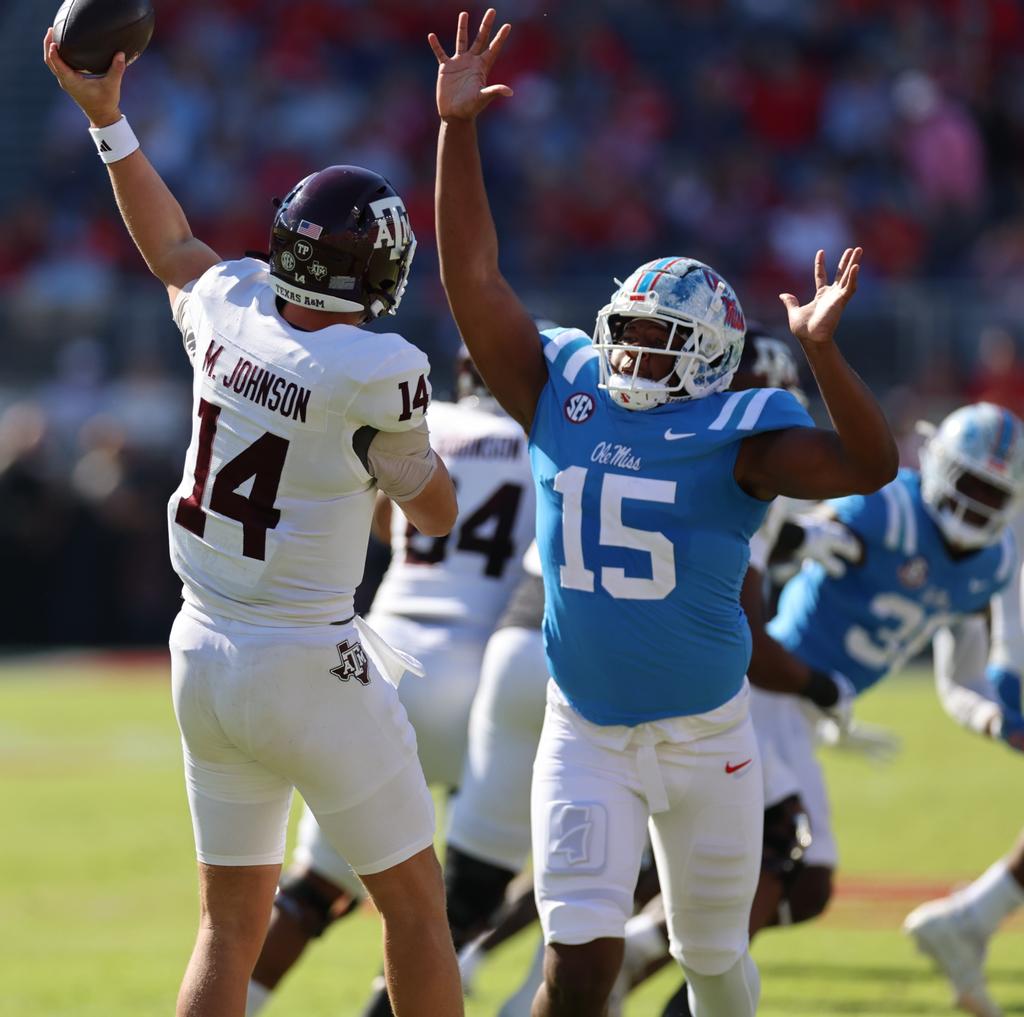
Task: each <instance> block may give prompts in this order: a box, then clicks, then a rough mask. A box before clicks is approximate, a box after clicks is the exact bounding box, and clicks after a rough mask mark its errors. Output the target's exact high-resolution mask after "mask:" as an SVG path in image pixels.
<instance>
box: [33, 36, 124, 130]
mask: <svg viewBox="0 0 1024 1017" xmlns="http://www.w3.org/2000/svg"><path fill="white" fill-rule="evenodd" d="M43 60H44V62H45V63H46V66H47V67H49V68H50V70H51V71H52V72H53V76H54V77H55V78H56V79H57V81H58V82H59V83H60V87H61V88H63V89H64V91H65V92H67V93H68V95H70V96H71V98H72V99H74V100H75V102H76V103H77V104H78V107H79V109H81V111H82V112H83V113H84V114H85V115H86V116H87V117H88V118H89V122H90V123H91V124H92V126H93V127H107V126H109V125H110V124H112V123H114V122H115V121H117V120H120V118H121V111H120V108H119V107H120V104H121V79H122V78H123V77H124V71H125V67H126V66H127V63H126V62H125V55H124V53H118V54H117V55H116V56H115V57H114V60H113V62H112V63H111V65H110V67H109V68H108V69H107V73H106V74H104V75H102V76H101V77H97V76H96V75H92V74H83V73H82V72H81V71H76V70H75V69H74V68H73V67H69V66H68V65H67V64H66V63H65V62H64V61H63V60H62V59H61V55H60V53H59V52H58V51H57V44H56V43H55V42H54V41H53V29H52V28H49V29H47V31H46V36H45V37H44V38H43Z"/></svg>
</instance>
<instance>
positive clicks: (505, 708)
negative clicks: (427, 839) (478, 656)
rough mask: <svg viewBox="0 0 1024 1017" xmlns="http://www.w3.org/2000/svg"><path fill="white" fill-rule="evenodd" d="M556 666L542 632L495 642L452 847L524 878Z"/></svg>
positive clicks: (473, 717) (476, 710)
mask: <svg viewBox="0 0 1024 1017" xmlns="http://www.w3.org/2000/svg"><path fill="white" fill-rule="evenodd" d="M547 684H548V665H547V660H546V659H545V657H544V639H543V636H542V635H541V633H540V630H539V629H524V628H517V627H514V626H512V627H509V628H503V629H498V630H497V631H496V632H495V633H494V635H492V636H491V638H490V639H489V640H488V642H487V649H486V650H485V651H484V661H483V667H482V670H481V674H480V688H479V689H478V690H477V693H476V698H475V699H474V700H473V709H472V711H471V712H470V715H469V745H468V747H467V749H466V762H465V765H464V766H463V769H462V780H461V782H460V784H459V793H458V794H457V795H456V796H455V797H454V799H453V800H452V805H451V812H450V819H449V825H448V836H447V842H448V843H449V844H452V845H454V846H455V847H457V848H459V849H460V850H461V851H464V852H466V853H467V854H470V855H472V856H473V857H474V858H480V859H482V860H483V861H485V862H490V863H491V864H493V865H500V866H501V867H502V868H505V869H511V870H512V871H513V872H518V871H519V870H520V869H522V868H523V866H524V865H525V864H526V859H527V857H528V856H529V854H530V781H531V778H532V776H533V760H534V757H535V756H536V755H537V743H538V742H539V741H540V732H541V728H542V727H543V726H544V704H545V700H546V697H547Z"/></svg>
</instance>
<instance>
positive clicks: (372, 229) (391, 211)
mask: <svg viewBox="0 0 1024 1017" xmlns="http://www.w3.org/2000/svg"><path fill="white" fill-rule="evenodd" d="M415 251H416V238H415V236H414V234H413V231H412V227H411V225H410V223H409V216H408V213H407V212H406V209H405V205H404V204H403V202H402V199H401V198H400V197H399V196H398V194H397V192H396V191H395V189H394V188H393V187H392V186H391V185H390V184H389V183H388V182H387V180H385V179H384V178H383V177H382V176H379V175H378V174H376V173H373V172H371V171H370V170H365V169H362V168H361V167H359V166H329V167H328V168H327V169H324V170H321V171H320V172H319V173H314V174H311V175H310V176H308V177H306V178H305V179H304V180H302V181H300V182H299V183H298V184H297V185H296V186H295V187H294V188H292V190H291V192H290V193H289V194H288V196H287V197H286V198H285V199H284V200H283V201H282V202H281V204H280V207H279V208H278V210H277V214H276V215H275V216H274V223H273V226H272V228H271V233H270V275H271V282H272V284H273V286H274V289H275V291H276V292H277V294H278V296H280V297H282V298H283V299H285V300H288V301H290V302H291V303H295V304H299V305H300V306H304V307H310V308H313V309H316V310H322V311H343V312H362V314H363V316H364V319H372V318H376V317H378V316H379V315H381V314H384V313H388V314H393V313H394V312H395V310H396V309H397V308H398V305H399V303H400V302H401V299H402V295H403V293H404V291H405V285H406V282H407V280H408V275H409V267H410V265H411V264H412V259H413V255H414V254H415Z"/></svg>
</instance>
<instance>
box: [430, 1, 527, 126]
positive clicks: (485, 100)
mask: <svg viewBox="0 0 1024 1017" xmlns="http://www.w3.org/2000/svg"><path fill="white" fill-rule="evenodd" d="M494 18H495V12H494V8H493V7H492V8H490V9H489V10H488V11H487V13H486V14H484V17H483V21H481V22H480V31H479V32H477V36H476V39H475V41H474V42H473V45H472V46H470V45H469V15H468V14H467V13H466V12H465V11H463V12H462V13H461V14H460V15H459V22H458V28H457V30H456V35H455V53H454V55H453V56H448V54H447V53H446V52H445V50H444V47H443V46H442V45H441V43H440V41H439V40H438V38H437V36H436V35H435V34H434V33H433V32H431V33H430V35H429V36H427V41H428V42H429V43H430V48H431V49H432V50H433V51H434V56H436V57H437V62H438V65H439V67H438V72H437V112H438V114H439V115H440V117H441V119H442V120H474V119H476V117H477V116H478V115H479V114H480V113H482V112H483V111H484V110H485V109H486V108H487V107H488V106H489V105H490V104H491V102H493V100H495V99H496V98H498V96H502V97H505V98H507V97H508V96H510V95H512V89H511V88H509V86H508V85H488V84H487V76H488V74H490V71H491V68H492V67H493V66H494V61H495V60H497V59H498V54H499V53H500V52H501V47H502V46H504V45H505V40H506V39H507V38H508V35H509V32H511V31H512V26H511V25H507V24H506V25H502V26H501V28H500V29H498V34H497V35H496V36H495V37H494V39H493V40H492V39H491V30H492V29H493V27H494Z"/></svg>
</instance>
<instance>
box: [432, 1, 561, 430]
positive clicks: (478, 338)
mask: <svg viewBox="0 0 1024 1017" xmlns="http://www.w3.org/2000/svg"><path fill="white" fill-rule="evenodd" d="M494 16H495V15H494V10H493V9H491V10H488V11H487V13H486V14H485V15H484V18H483V21H482V23H481V25H480V31H479V33H478V35H477V37H476V40H475V41H474V42H473V45H472V46H470V45H469V15H468V14H466V12H465V11H463V13H461V14H460V15H459V21H458V30H457V35H456V43H455V53H454V55H453V56H448V55H447V54H446V52H445V50H444V48H443V47H442V46H441V43H440V42H439V41H438V38H437V36H436V35H434V34H431V35H430V39H429V41H430V46H431V48H432V49H433V51H434V55H435V56H436V57H437V62H438V64H439V65H440V66H439V70H438V76H437V111H438V114H439V115H440V117H441V128H440V133H439V136H438V145H437V184H436V193H435V204H436V211H437V247H438V255H439V258H440V262H441V282H442V283H443V285H444V288H445V292H446V293H447V294H448V303H449V304H450V305H451V309H452V314H453V315H454V317H455V322H456V324H457V325H458V326H459V331H460V332H461V333H462V338H463V340H464V342H465V343H466V346H467V348H468V349H469V352H470V354H471V355H472V357H473V362H474V363H475V364H476V367H477V369H478V370H479V372H480V374H481V376H482V377H483V379H484V381H485V382H486V383H487V386H488V388H489V389H490V390H491V392H492V394H493V395H494V397H495V398H496V399H497V400H498V402H499V403H501V405H502V406H503V407H504V408H505V409H506V410H507V411H508V413H509V414H510V415H511V416H512V417H514V418H515V419H516V420H517V421H518V422H519V423H520V424H522V426H523V427H524V428H525V429H526V430H527V431H528V430H529V429H530V425H531V423H532V422H533V415H534V411H535V409H536V407H537V400H538V398H539V397H540V393H541V390H542V389H543V388H544V385H545V384H546V382H547V370H546V368H545V366H544V357H543V354H542V352H541V346H540V342H539V340H538V338H537V328H536V326H535V325H534V323H533V319H532V318H531V317H530V315H529V314H528V313H527V311H526V308H524V307H523V305H522V303H521V301H520V300H519V298H518V297H517V296H516V294H515V292H514V291H513V290H512V288H511V286H509V284H508V282H507V281H506V280H505V278H504V276H503V275H502V274H501V270H500V269H499V267H498V237H497V233H496V231H495V228H494V220H493V218H492V217H491V210H490V206H489V204H488V201H487V191H486V189H485V187H484V178H483V170H482V168H481V165H480V151H479V147H478V145H477V133H476V118H477V116H478V115H479V114H480V113H482V112H483V110H484V109H486V107H487V106H488V105H489V104H490V103H491V101H492V100H494V99H495V98H497V97H498V96H510V95H511V94H512V90H511V89H510V88H509V87H508V86H507V85H488V84H487V76H488V74H489V72H490V70H491V67H492V65H493V64H494V61H495V60H496V59H497V56H498V53H499V52H500V50H501V47H502V45H503V44H504V42H505V40H506V39H507V38H508V34H509V32H510V31H511V29H510V26H508V25H503V26H502V27H501V29H500V30H499V31H498V34H497V35H496V36H495V37H494V40H493V41H490V42H489V40H490V37H491V30H492V29H493V27H494Z"/></svg>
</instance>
